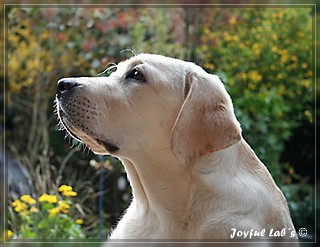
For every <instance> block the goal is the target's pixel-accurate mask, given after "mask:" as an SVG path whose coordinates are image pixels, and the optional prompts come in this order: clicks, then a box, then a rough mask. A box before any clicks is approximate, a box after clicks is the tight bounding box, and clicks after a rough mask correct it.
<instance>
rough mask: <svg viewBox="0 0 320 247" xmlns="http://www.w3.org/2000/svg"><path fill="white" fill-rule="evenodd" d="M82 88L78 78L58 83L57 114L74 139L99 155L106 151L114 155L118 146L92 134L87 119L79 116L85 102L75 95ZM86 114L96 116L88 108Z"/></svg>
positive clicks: (62, 80) (66, 79) (64, 79)
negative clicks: (85, 123)
mask: <svg viewBox="0 0 320 247" xmlns="http://www.w3.org/2000/svg"><path fill="white" fill-rule="evenodd" d="M81 87H82V84H80V83H78V82H77V79H76V78H63V79H60V80H59V81H58V82H57V95H56V102H57V112H58V116H59V118H60V120H61V123H62V124H63V126H64V127H65V129H66V130H67V132H68V133H69V134H70V135H71V137H72V138H74V139H76V140H78V141H81V142H84V143H86V144H87V145H88V146H89V147H91V148H92V149H93V151H95V152H97V153H105V151H104V150H106V151H108V152H110V153H114V152H115V151H117V150H119V147H118V146H117V145H114V144H112V143H110V142H109V141H107V140H101V139H100V138H99V137H97V136H96V134H94V133H92V131H91V130H90V129H89V127H88V124H87V126H85V125H84V124H83V121H85V120H86V119H85V117H84V116H81V114H79V112H81V111H80V110H79V109H81V105H83V103H82V101H83V100H82V101H80V98H79V97H75V95H74V94H75V93H76V92H77V91H78V90H80V91H81ZM80 91H79V92H80ZM75 98H76V99H75ZM83 98H84V99H86V97H85V96H83ZM72 99H73V100H72ZM74 99H75V100H74ZM86 100H87V99H86ZM81 103H82V104H81ZM86 107H88V105H86ZM82 110H83V106H82ZM75 112H78V113H75ZM82 112H83V111H82ZM86 112H87V115H86V116H87V117H89V116H90V117H93V116H94V114H92V113H91V114H90V111H89V109H87V108H86ZM82 114H83V113H82Z"/></svg>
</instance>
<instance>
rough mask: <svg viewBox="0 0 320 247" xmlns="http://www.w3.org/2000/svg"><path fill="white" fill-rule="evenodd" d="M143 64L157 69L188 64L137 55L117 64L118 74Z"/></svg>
mask: <svg viewBox="0 0 320 247" xmlns="http://www.w3.org/2000/svg"><path fill="white" fill-rule="evenodd" d="M140 64H144V65H148V66H149V67H155V68H157V69H161V68H163V69H165V68H168V67H170V68H173V67H177V68H178V67H180V68H181V67H183V66H186V65H187V64H188V62H186V61H183V60H180V59H175V58H170V57H165V56H161V55H156V54H146V53H144V54H139V55H137V56H134V57H132V58H130V59H127V60H125V61H123V62H120V63H119V64H118V69H119V72H120V71H121V72H124V71H128V70H130V69H132V68H134V67H135V66H137V65H140Z"/></svg>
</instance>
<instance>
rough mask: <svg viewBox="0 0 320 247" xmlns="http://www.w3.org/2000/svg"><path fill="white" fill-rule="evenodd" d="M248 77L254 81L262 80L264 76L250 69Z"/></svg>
mask: <svg viewBox="0 0 320 247" xmlns="http://www.w3.org/2000/svg"><path fill="white" fill-rule="evenodd" d="M248 77H249V78H250V79H251V80H252V81H254V82H259V81H261V80H262V76H261V75H260V74H259V72H258V71H256V70H253V71H250V72H249V73H248Z"/></svg>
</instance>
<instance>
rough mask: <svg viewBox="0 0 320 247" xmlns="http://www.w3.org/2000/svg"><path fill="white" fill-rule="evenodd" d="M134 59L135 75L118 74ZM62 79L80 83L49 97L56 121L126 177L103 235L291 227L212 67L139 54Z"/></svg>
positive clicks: (167, 235)
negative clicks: (126, 192) (117, 212)
mask: <svg viewBox="0 0 320 247" xmlns="http://www.w3.org/2000/svg"><path fill="white" fill-rule="evenodd" d="M134 68H137V69H138V70H139V71H140V72H141V73H142V74H143V76H144V77H145V81H144V82H143V81H139V80H134V79H130V78H126V75H128V73H130V71H132V70H133V69H134ZM64 80H65V81H68V80H74V81H76V82H77V83H78V84H79V85H80V86H77V87H75V88H73V89H72V90H73V91H72V92H63V93H62V94H61V95H60V97H59V98H58V99H57V102H58V112H59V115H60V118H61V120H62V122H63V124H64V125H65V126H66V128H67V129H68V130H69V132H70V133H71V134H73V135H75V136H76V137H77V138H79V139H80V140H82V141H83V142H85V143H86V144H87V145H88V146H89V147H90V148H91V149H92V150H93V152H95V153H97V154H111V155H113V156H116V157H118V158H119V159H120V160H121V161H122V162H123V165H124V167H125V169H126V171H127V175H128V179H129V181H130V184H131V186H132V191H133V199H132V202H131V204H130V206H129V208H128V209H127V210H126V212H125V213H124V215H123V217H122V218H121V219H120V221H119V223H118V225H117V227H116V228H115V229H114V230H113V232H112V234H111V236H110V238H111V239H230V238H232V237H231V236H232V230H231V229H236V230H237V231H242V232H243V231H250V230H251V229H253V230H254V231H259V232H260V231H263V229H265V236H259V237H256V238H272V236H269V232H270V231H281V230H282V229H286V234H285V236H282V237H283V238H291V237H292V236H290V233H292V232H294V231H295V230H294V226H293V223H292V220H291V217H290V212H289V209H288V206H287V202H286V199H285V197H284V196H283V194H282V192H281V191H280V190H279V188H278V187H277V186H276V184H275V183H274V181H273V179H272V177H271V175H270V173H269V172H268V170H267V168H266V167H265V166H264V164H263V163H261V161H260V160H259V159H258V157H257V156H256V155H255V153H254V152H253V151H252V149H251V148H250V147H249V145H248V144H247V143H246V141H245V140H244V139H243V138H242V135H241V128H240V124H239V123H238V121H237V120H236V117H235V114H234V110H233V105H232V102H231V99H230V96H229V95H228V93H227V91H226V90H225V88H224V85H223V84H222V82H221V81H220V79H219V77H218V76H216V75H210V74H208V73H206V72H205V71H204V70H203V69H202V68H200V67H199V66H197V65H195V64H193V63H190V62H185V61H181V60H177V59H172V58H168V57H163V56H159V55H152V54H140V55H138V56H135V57H133V58H131V59H129V60H126V61H124V62H121V63H119V64H118V66H117V70H116V71H115V72H113V73H112V74H111V75H110V76H109V77H92V78H91V77H81V78H65V79H64ZM65 91H67V90H65ZM69 91H71V90H69ZM73 103H76V104H73ZM106 140H107V141H108V142H109V143H112V144H113V145H115V146H117V147H118V148H119V150H116V151H108V150H107V148H106V147H105V146H103V145H102V141H106ZM236 237H237V236H236ZM238 238H241V237H238ZM294 238H296V236H295V237H294ZM275 239H278V237H275Z"/></svg>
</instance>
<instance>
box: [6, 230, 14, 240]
mask: <svg viewBox="0 0 320 247" xmlns="http://www.w3.org/2000/svg"><path fill="white" fill-rule="evenodd" d="M7 237H8V238H12V237H13V232H12V231H11V230H8V231H7Z"/></svg>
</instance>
